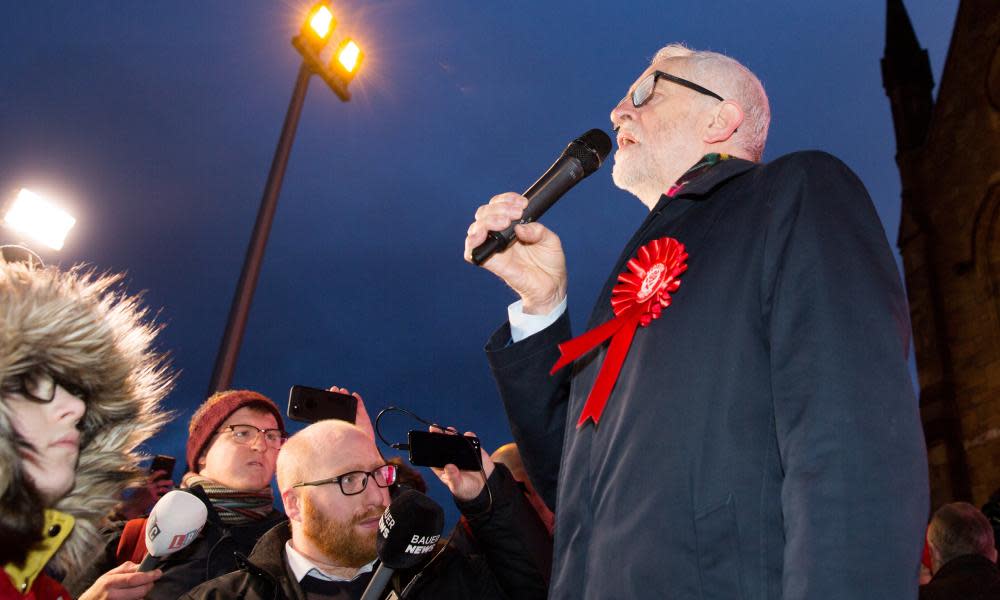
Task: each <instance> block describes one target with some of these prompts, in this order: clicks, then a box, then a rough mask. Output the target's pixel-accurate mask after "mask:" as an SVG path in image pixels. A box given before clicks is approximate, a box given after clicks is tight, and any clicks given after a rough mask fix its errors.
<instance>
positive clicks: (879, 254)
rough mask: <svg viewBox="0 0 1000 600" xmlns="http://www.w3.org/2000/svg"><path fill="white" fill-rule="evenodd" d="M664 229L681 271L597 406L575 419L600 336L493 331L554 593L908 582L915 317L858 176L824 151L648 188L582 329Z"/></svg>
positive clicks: (917, 525) (855, 598)
mask: <svg viewBox="0 0 1000 600" xmlns="http://www.w3.org/2000/svg"><path fill="white" fill-rule="evenodd" d="M663 237H671V238H675V239H677V240H679V241H680V242H682V243H683V244H685V245H686V247H687V251H688V253H689V255H690V256H689V258H688V260H687V264H688V265H689V268H688V270H687V272H685V273H684V274H683V275H681V278H680V279H681V286H680V289H679V290H678V291H676V292H675V293H673V304H672V305H670V306H669V307H667V308H665V309H664V310H663V314H662V316H661V317H660V318H659V319H657V320H654V321H653V322H652V323H651V324H650V325H649V326H648V327H645V328H640V329H639V330H638V331H637V332H636V334H635V338H634V340H633V342H632V346H631V350H630V351H629V353H628V356H627V358H626V360H625V362H624V364H623V366H622V369H621V373H620V375H619V376H618V379H617V384H616V386H615V387H614V389H613V391H612V393H611V396H610V398H609V400H608V403H607V407H606V409H605V410H604V414H603V417H602V419H601V421H600V425H598V426H596V427H595V426H594V425H593V423H587V424H585V425H584V426H583V427H581V428H579V429H578V428H577V427H576V422H577V419H578V417H579V415H580V413H581V410H582V408H583V404H584V400H585V398H586V397H587V394H588V393H589V392H590V390H591V388H592V386H593V383H594V380H595V377H596V375H597V372H598V369H599V368H600V366H601V363H602V360H603V359H604V355H605V352H606V350H607V344H604V345H602V346H601V347H599V348H598V349H597V350H595V351H594V352H591V353H590V354H589V355H586V356H584V357H583V358H581V360H579V361H578V362H577V363H576V364H574V365H573V366H571V367H567V368H565V369H563V370H562V371H560V372H558V373H557V374H556V375H555V376H551V377H550V376H549V369H550V368H551V366H552V365H553V364H554V363H555V362H556V359H557V358H558V356H559V353H558V350H557V348H556V345H557V344H558V343H560V342H563V341H565V340H567V339H569V338H570V337H571V332H570V325H569V319H568V317H567V316H566V315H563V316H562V317H561V318H560V319H559V320H558V321H557V322H555V323H554V324H552V325H551V326H549V327H548V328H546V329H545V330H543V331H541V332H538V333H536V334H535V335H533V336H530V337H528V338H526V339H524V340H522V341H520V342H518V343H515V344H511V343H510V330H509V325H504V326H503V327H501V329H500V330H498V331H497V332H496V333H495V334H494V335H493V337H492V338H491V339H490V341H489V342H488V344H487V348H486V349H487V354H488V357H489V360H490V365H491V368H492V369H493V372H494V375H495V377H496V379H497V382H498V386H499V388H500V392H501V395H502V397H503V400H504V404H505V408H506V410H507V414H508V417H509V418H510V422H511V426H512V429H513V432H514V438H515V440H516V441H517V444H518V447H519V448H520V450H521V456H522V458H523V460H524V464H525V467H526V468H527V470H528V473H529V475H530V476H531V478H532V481H533V482H534V484H535V486H536V488H537V489H538V491H539V492H540V493H541V494H542V496H543V498H544V499H545V501H546V502H547V503H550V506H554V507H555V514H556V527H555V535H556V539H555V549H554V553H555V554H554V558H553V574H552V590H551V597H552V598H559V599H561V598H573V599H577V598H595V599H596V598H601V599H603V598H701V599H719V600H741V599H742V600H775V599H778V598H784V599H786V600H791V599H799V598H818V599H834V598H837V599H840V598H843V599H848V598H850V599H851V600H861V599H865V598H871V599H879V600H884V599H888V598H892V599H894V600H904V599H907V598H915V597H916V594H917V590H916V588H917V585H916V578H917V568H918V563H919V558H920V551H921V547H922V542H923V529H924V525H925V523H926V518H927V509H928V491H927V463H926V458H925V452H924V442H923V435H922V431H921V426H920V420H919V415H918V408H917V402H916V400H915V398H914V395H913V392H912V386H911V382H910V375H909V371H908V368H907V353H908V343H909V341H908V340H909V333H910V328H909V320H908V313H907V306H906V301H905V298H904V295H903V291H902V289H901V286H900V281H899V275H898V271H897V267H896V263H895V261H894V260H893V256H892V253H891V252H890V250H889V246H888V244H887V243H886V239H885V233H884V231H883V229H882V225H881V223H880V222H879V219H878V216H877V215H876V214H875V211H874V210H873V207H872V205H871V200H870V199H869V197H868V194H867V193H866V191H865V190H864V187H863V186H862V184H861V182H860V181H859V180H858V179H857V177H856V176H855V175H854V174H853V173H851V172H850V170H849V169H848V168H847V167H846V166H845V165H843V164H842V163H841V162H840V161H838V160H836V159H835V158H833V157H831V156H829V155H827V154H823V153H819V152H801V153H795V154H792V155H789V156H785V157H783V158H780V159H778V160H775V161H773V162H771V163H769V164H767V165H755V164H754V163H751V162H748V161H743V160H739V159H731V160H726V161H722V162H720V163H719V164H717V165H716V166H714V167H712V168H711V169H709V170H708V171H707V172H706V173H704V174H702V175H701V176H700V177H698V178H696V179H694V180H693V181H692V182H691V183H689V184H688V185H687V186H685V187H684V188H683V189H682V191H681V192H680V193H679V194H678V195H677V196H676V197H674V198H670V197H667V196H663V197H661V198H660V200H659V202H658V204H657V205H656V206H655V207H654V208H653V210H652V211H651V212H650V214H649V216H648V217H647V218H646V220H645V222H644V223H643V224H642V225H641V226H640V228H639V229H638V231H637V232H636V233H635V235H634V236H633V238H632V240H631V241H629V243H628V244H627V245H626V246H625V249H624V251H623V252H622V254H621V257H620V258H619V259H618V261H617V263H616V264H615V265H614V266H613V268H612V270H611V275H610V277H609V279H608V282H607V284H606V285H605V287H604V289H603V291H602V292H601V295H600V297H599V298H598V300H597V304H596V306H595V308H594V310H593V313H592V314H591V318H590V321H589V323H588V325H587V329H588V330H589V329H591V328H593V327H594V326H596V325H599V324H601V323H604V322H606V321H608V320H610V319H611V318H613V313H612V310H611V305H610V295H611V290H612V287H613V286H614V284H615V283H616V277H617V275H618V274H619V273H620V272H622V271H624V270H625V263H626V261H627V260H628V259H630V258H631V257H633V256H635V254H636V251H637V250H638V248H639V247H641V246H643V245H645V244H647V243H648V242H650V241H651V240H654V239H658V238H663ZM577 333H581V332H577Z"/></svg>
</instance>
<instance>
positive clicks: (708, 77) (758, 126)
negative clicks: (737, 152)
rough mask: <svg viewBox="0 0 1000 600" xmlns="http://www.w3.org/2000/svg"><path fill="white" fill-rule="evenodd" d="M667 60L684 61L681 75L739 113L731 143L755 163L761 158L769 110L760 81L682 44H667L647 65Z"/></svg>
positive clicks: (743, 69)
mask: <svg viewBox="0 0 1000 600" xmlns="http://www.w3.org/2000/svg"><path fill="white" fill-rule="evenodd" d="M668 58H681V59H684V60H685V63H686V66H687V67H688V68H687V72H686V73H685V75H687V76H689V77H691V78H692V79H694V80H695V83H698V84H700V85H704V86H705V87H707V88H709V89H711V90H712V91H714V92H716V93H718V94H720V95H721V96H722V97H723V98H725V99H727V100H732V101H733V102H735V103H737V104H739V105H740V108H742V109H743V124H741V125H740V127H739V131H737V132H736V135H735V136H734V141H735V142H736V143H737V144H739V146H740V147H741V148H743V150H744V151H745V152H746V153H747V154H748V155H749V156H750V158H751V159H753V160H755V161H759V160H760V159H761V156H763V155H764V145H765V143H766V142H767V130H768V126H769V125H770V123H771V107H770V104H769V103H768V101H767V94H766V93H765V92H764V86H763V84H761V82H760V79H758V78H757V76H756V75H754V74H753V72H752V71H750V69H748V68H746V67H745V66H743V65H742V64H740V62H739V61H737V60H735V59H733V58H730V57H728V56H726V55H724V54H719V53H718V52H709V51H704V50H692V49H690V48H688V47H687V46H685V45H683V44H676V43H675V44H668V45H666V46H664V47H663V48H660V50H659V51H658V52H657V53H656V55H655V56H653V60H652V61H650V64H654V63H657V62H659V61H661V60H665V59H668Z"/></svg>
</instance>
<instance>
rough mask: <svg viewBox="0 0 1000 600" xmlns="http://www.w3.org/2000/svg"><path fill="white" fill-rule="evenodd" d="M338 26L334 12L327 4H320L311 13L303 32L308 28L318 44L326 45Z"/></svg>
mask: <svg viewBox="0 0 1000 600" xmlns="http://www.w3.org/2000/svg"><path fill="white" fill-rule="evenodd" d="M336 26H337V21H336V20H335V19H334V18H333V11H331V10H330V7H329V6H327V5H326V3H325V2H320V3H319V4H317V5H316V6H314V7H313V8H312V10H310V11H309V16H308V17H306V22H305V25H303V26H302V30H303V31H307V28H308V31H310V32H311V33H312V35H313V36H315V37H316V39H317V41H318V42H322V43H325V42H326V41H327V38H329V37H330V33H331V32H332V31H333V30H334V28H335V27H336Z"/></svg>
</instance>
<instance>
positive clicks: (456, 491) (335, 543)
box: [184, 420, 551, 600]
mask: <svg viewBox="0 0 1000 600" xmlns="http://www.w3.org/2000/svg"><path fill="white" fill-rule="evenodd" d="M482 456H483V466H484V470H485V472H486V476H487V481H488V484H489V490H488V491H487V489H486V485H484V481H483V479H482V476H481V475H480V474H479V473H478V472H470V471H459V470H458V469H456V468H455V467H454V465H449V466H447V467H446V468H445V469H444V470H443V471H440V472H438V473H437V474H438V476H439V477H440V478H441V480H442V481H443V482H444V483H445V484H446V485H447V486H448V487H449V489H450V490H451V492H452V494H453V495H454V497H455V501H456V504H457V505H458V507H459V509H460V510H461V511H462V513H463V515H464V516H465V517H466V518H467V520H468V522H469V525H470V527H471V528H472V531H473V533H474V534H475V535H476V539H477V540H478V541H479V542H480V544H481V547H483V548H484V555H471V556H470V555H465V554H462V553H461V552H459V551H457V550H456V549H455V548H454V547H450V546H446V545H444V544H442V545H441V547H440V548H438V549H436V552H437V554H436V555H434V557H433V559H432V560H430V561H429V562H428V563H426V564H425V566H424V567H422V572H421V568H416V569H412V570H399V571H396V573H395V574H394V575H393V578H392V580H391V583H390V585H389V586H388V587H387V589H386V590H385V591H384V592H383V595H382V597H388V595H389V594H392V593H395V594H396V595H397V596H399V594H400V593H401V591H402V590H403V589H404V588H405V587H406V586H407V584H408V583H409V582H410V581H411V580H413V579H414V578H415V577H416V576H417V574H418V572H419V573H420V575H421V577H420V579H419V581H418V582H417V584H415V585H414V586H413V587H412V589H411V590H409V592H408V593H407V595H406V597H407V598H411V599H418V598H437V599H440V598H445V599H447V598H456V599H458V598H487V599H488V598H498V599H499V598H507V597H516V598H544V597H545V593H546V588H547V573H546V572H545V571H544V567H543V566H542V565H545V564H546V562H545V561H544V560H543V558H542V557H539V556H537V552H526V551H525V548H538V547H539V546H538V542H537V540H539V539H545V528H544V526H543V525H542V523H541V521H540V520H539V519H538V517H537V516H536V515H535V514H534V511H533V510H532V508H531V505H530V504H528V502H527V501H526V500H525V499H524V497H523V495H522V494H521V493H520V491H519V489H518V488H517V486H516V483H515V482H514V480H513V478H512V477H511V475H510V473H509V471H507V469H506V468H505V467H503V466H502V465H497V466H494V465H493V463H492V462H491V461H490V458H489V456H488V455H486V454H485V453H482ZM277 468H278V472H277V475H278V488H279V490H280V491H281V499H282V502H283V503H284V506H285V512H286V514H287V515H288V519H289V521H288V523H283V524H281V525H278V526H277V527H275V528H274V529H272V530H271V531H269V532H268V533H266V534H265V535H264V536H263V537H262V538H261V540H260V541H259V542H258V543H257V545H256V546H255V547H254V550H253V552H252V553H251V554H250V556H249V557H247V558H245V559H243V560H241V561H240V562H241V563H242V565H241V569H240V570H239V571H236V572H233V573H230V574H228V575H224V576H222V577H220V578H217V579H214V580H212V581H209V582H207V583H205V584H203V585H201V586H199V587H198V588H196V589H194V590H192V591H191V593H190V594H188V595H186V596H184V598H185V599H186V600H195V599H198V600H201V599H221V598H241V599H249V600H253V599H257V598H260V599H264V598H268V599H271V598H277V599H280V598H288V599H292V598H307V599H332V598H336V599H348V598H360V597H361V595H362V594H363V593H364V591H365V589H366V587H367V586H368V583H369V582H370V581H371V579H372V574H373V572H374V571H375V569H376V568H377V567H378V562H377V556H376V551H375V537H376V535H377V534H378V522H379V518H380V517H381V516H382V513H383V511H384V510H385V508H386V506H388V504H389V488H390V486H392V485H393V484H394V483H395V480H396V467H395V466H394V465H391V464H388V463H387V462H386V460H385V459H384V458H383V457H382V455H381V454H380V453H379V452H378V450H377V448H376V447H375V443H374V441H373V440H372V439H371V437H369V436H368V435H366V434H365V433H364V432H363V431H362V430H361V429H359V428H357V427H355V426H354V425H351V424H350V423H346V422H343V421H335V420H329V421H320V422H318V423H314V424H313V425H310V426H309V427H306V428H305V429H303V430H302V431H300V432H299V433H297V434H295V435H294V436H292V437H291V438H289V440H288V442H287V443H286V444H285V445H284V446H283V447H282V449H281V453H280V454H279V456H278V467H277ZM491 495H492V502H491V501H490V496H491ZM549 547H551V546H549Z"/></svg>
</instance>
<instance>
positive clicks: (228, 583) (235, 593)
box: [181, 570, 249, 600]
mask: <svg viewBox="0 0 1000 600" xmlns="http://www.w3.org/2000/svg"><path fill="white" fill-rule="evenodd" d="M247 585H249V576H248V575H247V573H246V572H244V571H242V570H240V571H233V572H232V573H226V574H225V575H222V576H220V577H216V578H215V579H209V580H208V581H205V582H203V583H201V584H199V585H198V586H197V587H195V588H194V589H192V590H191V591H189V592H188V593H187V594H185V595H183V596H181V600H229V599H230V598H232V599H236V598H243V597H245V593H244V592H245V588H246V587H247Z"/></svg>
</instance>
